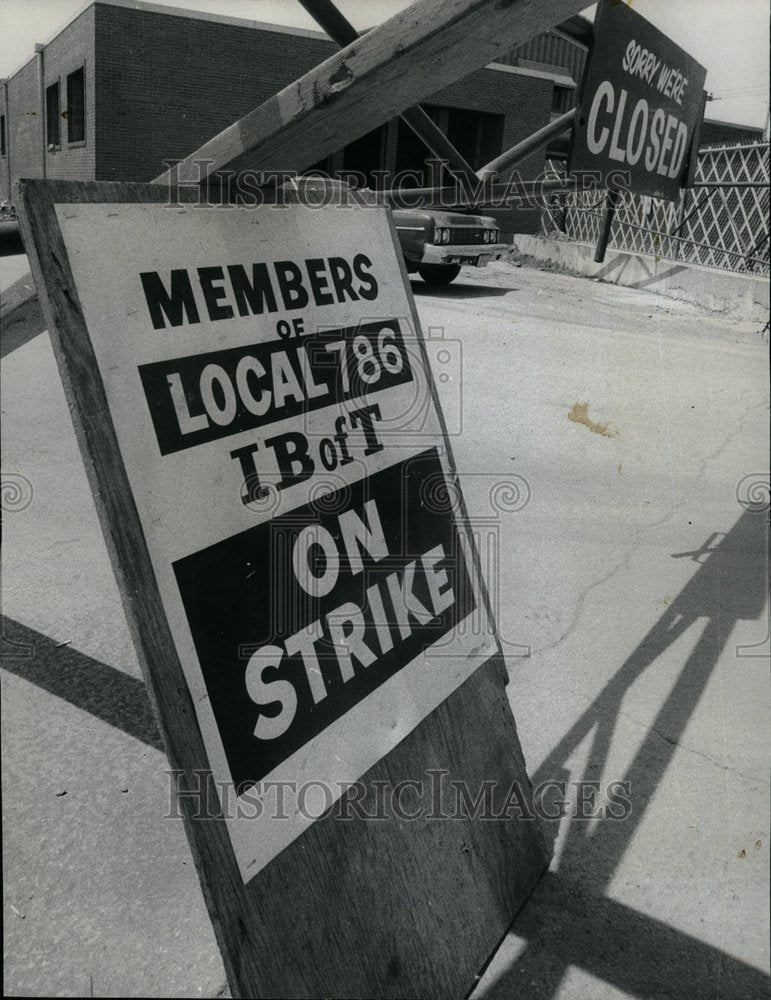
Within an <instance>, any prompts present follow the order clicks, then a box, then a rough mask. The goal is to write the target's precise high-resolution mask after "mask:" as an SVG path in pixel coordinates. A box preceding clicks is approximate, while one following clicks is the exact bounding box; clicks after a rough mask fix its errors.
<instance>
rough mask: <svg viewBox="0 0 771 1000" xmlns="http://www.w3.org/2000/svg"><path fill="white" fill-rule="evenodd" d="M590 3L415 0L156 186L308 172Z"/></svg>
mask: <svg viewBox="0 0 771 1000" xmlns="http://www.w3.org/2000/svg"><path fill="white" fill-rule="evenodd" d="M585 5H586V0H539V2H537V3H536V2H535V0H418V2H417V3H414V4H413V5H412V6H410V7H408V8H406V10H404V11H402V12H401V13H399V14H397V15H396V16H395V17H392V18H391V19H390V20H388V21H386V22H384V23H383V24H381V25H380V26H379V27H377V28H374V29H373V30H372V31H370V32H367V34H366V35H363V36H362V37H361V38H358V39H356V41H354V42H352V43H351V44H350V45H347V46H346V47H345V48H344V49H342V50H341V51H340V52H337V53H335V54H334V55H333V56H331V57H330V58H329V59H327V60H326V62H323V63H322V64H321V65H320V66H317V67H315V68H314V69H313V70H311V71H310V72H309V73H306V74H305V76H303V77H301V78H300V79H299V80H297V81H295V83H293V84H291V85H290V86H289V87H286V88H285V89H284V90H282V91H281V92H280V93H279V94H277V95H276V96H275V97H272V98H271V99H270V100H268V101H266V102H265V103H264V104H262V105H261V106H260V107H258V108H256V109H255V110H254V111H251V112H250V113H249V114H248V115H246V116H245V117H244V118H241V119H240V120H239V121H237V122H235V123H234V124H233V125H231V126H229V127H228V128H226V129H225V130H224V131H223V132H220V134H219V135H217V136H215V137H214V138H213V139H211V140H210V141H209V142H207V143H205V144H204V145H203V146H202V147H201V148H200V149H198V150H196V151H195V152H194V153H191V154H190V156H188V157H187V158H186V159H184V160H183V161H182V162H181V163H180V164H178V165H177V166H175V167H174V168H172V170H171V171H168V172H167V173H166V174H164V175H162V176H161V177H159V178H158V181H160V182H164V183H166V182H169V183H171V184H174V183H179V182H182V183H197V182H199V181H200V180H201V179H202V176H204V177H205V176H208V175H209V174H210V173H212V172H215V171H217V170H222V169H228V170H234V171H238V170H240V169H250V168H251V169H255V170H264V171H270V170H275V171H288V170H303V169H305V168H307V167H309V166H311V165H312V164H314V163H317V162H318V161H319V160H321V159H323V158H324V157H325V156H328V155H329V154H330V153H332V152H334V151H335V150H337V149H340V148H341V147H342V146H345V145H347V144H348V143H349V142H352V141H353V140H354V139H358V138H359V137H360V136H362V135H364V134H365V133H367V132H370V131H371V130H372V129H373V128H376V127H377V126H378V125H382V124H383V123H384V122H387V121H388V120H389V119H390V118H393V117H395V116H396V115H398V114H400V113H401V111H402V110H403V109H404V107H405V106H407V107H409V106H410V105H413V104H417V103H418V102H419V101H421V100H422V99H424V98H426V97H429V96H430V95H431V94H434V93H436V92H437V91H438V90H441V89H442V88H443V87H447V86H449V85H450V84H451V83H454V82H455V81H456V80H459V79H460V78H462V77H464V76H467V75H468V74H469V73H471V72H473V71H474V70H476V69H480V68H481V67H483V66H486V65H487V64H488V63H489V62H491V61H492V60H494V59H495V58H496V57H497V56H499V55H500V54H501V53H503V52H507V51H508V50H510V49H512V48H514V47H515V46H517V45H520V44H521V43H523V42H526V41H527V40H528V39H529V38H532V37H533V36H534V35H537V34H538V33H539V32H541V31H544V30H546V29H547V28H549V27H551V26H553V25H555V24H558V23H559V22H560V21H563V20H565V18H567V17H570V15H571V14H575V13H577V12H578V11H580V10H581V9H582V8H583V7H584V6H585Z"/></svg>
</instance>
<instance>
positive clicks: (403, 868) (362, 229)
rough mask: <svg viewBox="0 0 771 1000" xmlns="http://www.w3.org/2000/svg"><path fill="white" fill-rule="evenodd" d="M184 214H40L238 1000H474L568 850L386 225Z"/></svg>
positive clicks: (150, 669) (57, 301)
mask: <svg viewBox="0 0 771 1000" xmlns="http://www.w3.org/2000/svg"><path fill="white" fill-rule="evenodd" d="M191 197H192V196H189V195H188V196H182V195H180V196H179V198H178V199H176V200H175V202H174V204H173V205H169V204H166V199H167V198H168V191H167V190H166V189H165V188H163V187H160V186H149V185H148V186H139V185H117V184H94V183H89V184H78V183H68V182H46V181H26V182H22V184H21V185H20V189H19V196H18V203H19V206H20V211H21V215H22V225H23V228H24V235H25V241H26V244H27V246H28V249H29V250H30V256H31V259H32V264H33V273H34V275H35V280H36V282H37V285H38V288H39V289H40V291H41V298H42V300H43V303H44V307H45V310H46V313H47V319H48V322H49V325H50V329H51V333H52V338H53V343H54V348H55V352H56V355H57V360H58V363H59V367H60V371H61V373H62V377H63V380H64V384H65V390H66V392H67V396H68V400H69V404H70V407H71V410H72V413H73V417H74V421H75V425H76V430H77V432H78V435H79V439H80V443H81V448H82V451H83V456H84V460H85V464H86V467H87V469H88V471H89V473H90V475H91V485H92V489H93V491H94V496H95V500H96V502H97V506H98V507H99V511H100V516H101V519H102V525H103V529H104V532H105V537H106V539H107V542H108V546H109V548H110V552H111V556H112V559H113V563H114V567H115V572H116V575H117V577H118V580H119V583H120V584H121V589H122V593H123V597H124V602H125V606H126V610H127V614H128V618H129V622H130V625H131V628H132V632H133V635H134V639H135V642H136V644H137V647H138V649H139V652H140V657H141V660H142V662H143V669H144V671H145V677H146V681H147V685H148V689H149V691H150V695H151V699H152V701H153V704H154V707H155V710H156V715H157V718H158V723H159V726H160V729H161V732H162V733H163V736H164V739H165V741H166V745H167V750H168V756H169V761H170V764H171V767H172V769H178V770H179V772H180V777H179V789H180V791H181V792H182V795H181V797H180V801H181V804H182V806H183V807H184V810H185V814H186V820H187V830H188V836H189V839H190V843H191V847H192V850H193V854H194V857H195V859H196V863H197V867H198V870H199V874H200V877H201V882H202V886H203V889H204V894H205V897H206V900H207V903H208V906H209V909H210V912H211V915H212V918H213V922H214V926H215V929H216V932H217V935H218V940H219V943H220V947H221V949H222V952H223V957H224V960H225V965H226V968H227V971H228V976H229V979H230V983H231V987H232V989H233V991H234V993H235V994H236V995H270V996H276V995H278V996H317V995H320V994H331V995H335V996H345V995H361V996H378V995H383V996H403V995H422V996H428V995H443V996H444V995H447V996H449V995H457V996H459V995H463V994H464V993H465V991H466V990H467V989H468V988H469V987H470V986H471V985H472V983H473V979H474V974H475V973H476V972H477V971H478V970H479V968H480V967H481V965H482V964H483V963H484V961H485V960H486V958H487V957H488V956H489V954H490V953H491V951H492V949H493V947H494V945H495V943H496V942H497V940H498V939H499V938H500V936H501V935H502V934H503V933H504V931H505V929H506V926H507V924H508V922H509V921H510V919H511V917H512V916H513V914H514V913H515V912H516V909H517V908H518V907H519V905H521V903H522V901H523V899H524V898H525V896H526V894H527V893H528V892H529V891H530V889H531V888H532V886H533V885H534V883H535V881H536V880H537V878H538V877H539V876H540V874H541V872H542V870H543V868H544V865H545V856H544V851H543V846H542V842H541V839H540V835H539V832H538V830H537V829H536V827H535V825H534V823H533V822H517V821H516V820H515V819H508V820H500V821H496V822H492V823H491V822H485V821H481V820H479V819H478V818H477V819H474V818H473V816H456V818H454V819H442V818H441V816H442V809H443V806H442V802H443V796H445V795H446V794H447V789H446V788H443V786H442V784H441V781H439V782H438V783H437V772H439V771H442V770H445V771H446V772H448V774H449V775H450V776H451V777H452V779H455V780H458V781H461V782H466V783H467V785H468V788H469V789H470V790H471V792H472V793H473V794H474V795H475V794H476V793H477V792H478V790H479V788H480V787H481V785H482V783H483V782H484V781H485V780H487V781H490V780H492V781H494V782H500V783H501V787H509V786H510V785H512V783H515V782H518V783H519V786H520V788H523V789H525V794H529V792H528V791H527V789H528V788H529V786H528V784H527V778H526V775H525V771H524V766H523V763H522V758H521V753H520V750H519V746H518V743H517V738H516V733H515V730H514V724H513V719H512V717H511V713H510V710H509V708H508V704H507V699H506V693H505V691H504V683H505V669H504V666H503V662H502V659H501V655H500V651H499V644H498V640H497V638H496V633H495V628H494V624H493V621H492V617H491V614H490V610H489V607H488V602H487V599H486V594H485V590H484V585H483V582H482V581H481V579H480V576H479V571H478V560H477V558H476V554H475V552H474V548H473V541H472V538H471V535H470V533H469V530H468V525H467V522H466V518H465V514H464V510H463V507H462V502H461V501H460V499H459V497H460V494H459V489H458V485H457V481H456V474H455V470H454V468H453V465H452V459H451V455H450V451H449V446H448V440H447V437H446V435H445V433H444V431H443V426H442V420H441V416H440V413H439V409H438V406H437V403H436V397H435V392H434V387H433V383H432V380H431V374H430V369H429V366H428V363H427V359H426V352H425V348H424V345H423V341H422V338H421V335H420V330H419V324H418V320H417V315H416V312H415V308H414V303H413V301H412V298H411V295H410V293H409V290H408V289H409V286H408V283H407V281H406V275H405V273H404V269H403V264H402V262H401V257H400V254H399V250H398V244H397V242H396V239H395V234H394V230H393V227H392V224H391V221H390V217H389V215H388V214H387V212H386V210H385V209H384V208H382V207H371V208H370V207H358V208H351V207H348V208H340V207H336V206H330V207H326V208H316V209H311V208H309V207H306V206H302V205H298V204H293V205H283V206H277V205H263V206H261V207H259V208H227V209H225V208H202V207H199V206H197V205H195V204H193V203H192V201H190V202H189V203H188V198H191ZM180 198H181V200H180ZM202 782H203V785H202V784H201V783H202ZM400 782H401V783H402V786H401V790H402V791H404V788H405V787H407V785H405V784H404V783H408V784H409V783H412V784H411V785H410V791H411V792H412V793H414V794H415V795H416V796H419V795H421V794H423V795H425V794H426V791H427V788H428V784H429V783H431V784H432V789H431V792H432V794H433V796H434V802H433V815H431V812H432V810H430V809H424V810H422V811H421V810H420V809H415V808H414V803H413V804H412V805H409V806H408V805H407V799H406V798H403V796H401V793H400V795H399V797H398V799H394V797H393V795H392V796H391V798H390V799H389V800H388V802H389V808H391V807H393V806H394V802H396V803H397V806H398V808H397V811H396V814H391V815H390V818H387V819H386V820H383V819H382V817H381V818H380V819H377V818H375V819H373V818H372V809H371V808H370V807H371V806H372V804H373V802H374V801H375V795H376V792H379V794H381V798H382V793H383V789H384V787H385V786H386V785H389V784H390V785H391V786H393V785H397V784H399V783H400ZM197 787H201V794H197V795H196V794H189V793H190V792H191V791H192V792H195V790H196V788H197ZM206 795H208V796H209V799H208V801H205V802H204V801H203V800H204V799H205V798H206ZM352 805H355V806H357V808H354V809H351V808H349V807H350V806H352ZM212 815H214V816H216V818H215V819H211V818H208V817H210V816H212Z"/></svg>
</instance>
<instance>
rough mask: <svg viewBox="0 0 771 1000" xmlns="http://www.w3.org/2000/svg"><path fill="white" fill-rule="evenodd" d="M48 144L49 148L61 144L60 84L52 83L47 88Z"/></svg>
mask: <svg viewBox="0 0 771 1000" xmlns="http://www.w3.org/2000/svg"><path fill="white" fill-rule="evenodd" d="M46 142H47V143H48V145H49V146H58V145H59V144H60V142H61V134H60V132H59V84H58V83H52V84H51V86H50V87H47V88H46Z"/></svg>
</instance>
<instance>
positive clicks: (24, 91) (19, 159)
mask: <svg viewBox="0 0 771 1000" xmlns="http://www.w3.org/2000/svg"><path fill="white" fill-rule="evenodd" d="M5 129H6V144H7V145H6V149H7V153H6V155H7V157H8V163H7V166H9V167H10V175H11V187H12V186H13V181H14V180H16V178H18V177H42V176H43V133H42V121H41V113H40V93H39V86H38V62H37V58H36V57H33V58H32V59H30V61H29V62H28V63H26V64H25V65H24V66H22V68H21V69H20V70H19V71H18V72H17V73H15V74H14V75H13V76H12V77H10V78H9V79H8V108H7V110H6V112H5ZM0 185H1V186H0V197H2V198H3V199H6V198H8V197H10V191H9V185H8V171H7V170H3V171H2V177H0Z"/></svg>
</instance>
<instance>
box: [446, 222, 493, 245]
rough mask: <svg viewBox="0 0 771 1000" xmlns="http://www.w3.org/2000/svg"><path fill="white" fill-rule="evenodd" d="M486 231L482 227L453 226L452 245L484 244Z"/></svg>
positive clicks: (451, 230) (451, 228) (451, 232)
mask: <svg viewBox="0 0 771 1000" xmlns="http://www.w3.org/2000/svg"><path fill="white" fill-rule="evenodd" d="M484 241H485V230H484V229H483V228H482V227H481V226H451V227H450V244H454V245H455V246H458V245H460V244H462V243H466V244H469V243H484Z"/></svg>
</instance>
